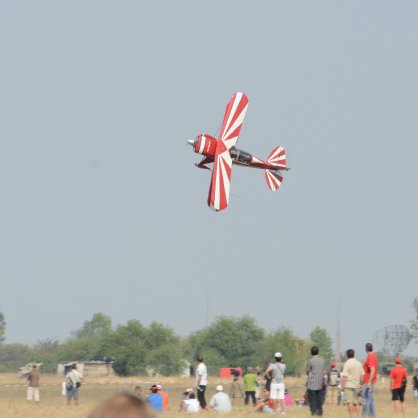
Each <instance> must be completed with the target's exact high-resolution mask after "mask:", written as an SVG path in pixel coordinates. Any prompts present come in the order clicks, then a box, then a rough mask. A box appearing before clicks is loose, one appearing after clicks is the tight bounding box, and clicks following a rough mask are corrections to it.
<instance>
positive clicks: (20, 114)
mask: <svg viewBox="0 0 418 418" xmlns="http://www.w3.org/2000/svg"><path fill="white" fill-rule="evenodd" d="M417 39H418V3H417V2H416V1H402V2H399V1H383V0H379V1H367V2H365V1H338V2H336V1H315V2H313V1H242V0H240V1H192V0H190V1H152V2H151V1H149V2H145V1H142V2H141V1H118V2H116V1H113V2H110V1H66V2H64V1H55V0H51V1H36V2H34V1H16V2H2V3H1V4H0V54H1V65H0V254H1V261H0V281H1V282H0V283H1V293H0V310H1V311H2V312H4V314H5V315H6V319H7V323H8V327H7V334H8V341H9V342H12V341H18V342H29V343H31V342H35V341H36V340H38V339H43V338H47V337H56V338H58V339H64V338H66V337H68V336H69V333H70V331H71V330H74V329H77V328H78V327H80V325H81V324H82V322H83V321H84V320H86V319H88V318H89V317H91V315H92V314H93V313H94V312H99V311H100V312H103V313H105V314H107V315H109V316H111V317H112V319H113V320H114V322H115V323H121V322H125V321H126V320H128V319H131V318H137V319H140V320H141V321H143V323H144V324H149V323H150V322H151V321H152V320H156V321H159V322H162V323H164V324H168V325H170V326H171V327H173V328H174V329H175V330H176V331H177V332H179V333H181V334H182V335H186V334H187V333H189V332H190V331H193V330H196V329H199V328H201V327H203V326H204V325H205V321H206V294H208V295H209V300H210V306H209V318H210V319H213V318H214V317H215V316H216V315H221V314H222V315H235V316H240V315H244V314H250V315H252V316H253V317H255V318H256V319H257V321H258V322H259V324H260V325H261V326H263V327H264V328H266V329H268V330H270V329H274V328H277V327H278V326H281V325H285V326H289V327H291V328H292V329H293V330H294V331H295V332H296V333H298V334H299V335H300V336H307V335H308V333H309V332H310V330H312V328H314V327H315V326H316V325H321V326H323V327H325V328H326V329H327V330H328V331H329V332H330V333H331V334H332V335H334V334H335V322H336V321H335V316H336V306H337V301H338V299H341V301H342V302H341V303H342V309H341V314H342V336H343V348H348V346H354V348H357V349H362V346H363V343H364V342H365V341H366V340H369V339H370V337H371V335H372V334H373V332H374V331H376V330H377V329H379V328H381V327H383V326H385V325H389V324H394V323H395V324H396V323H400V324H406V325H408V321H410V320H411V319H413V317H414V311H413V309H412V308H411V306H410V304H411V302H412V300H413V298H414V297H415V296H418V281H417V276H418V275H417V273H418V257H417V247H418V222H417V215H418V188H417V183H418V174H417V170H418V165H417V157H418V141H417V137H418V124H417V111H418V83H417V81H418V79H417V77H418V76H417V74H418V55H417ZM235 91H244V92H246V93H247V95H248V97H249V100H250V104H249V109H248V112H247V115H246V119H245V121H244V126H243V129H242V131H241V136H240V140H239V143H238V145H239V147H241V148H242V149H244V150H247V151H249V152H252V153H254V154H255V155H256V156H258V157H266V156H267V155H268V153H269V152H270V150H271V149H272V148H273V147H274V146H276V145H282V146H284V147H285V148H286V150H287V154H288V163H289V166H291V167H292V171H290V172H289V173H288V174H286V177H285V180H284V182H283V185H282V189H281V190H280V191H279V192H277V193H272V192H270V191H269V190H268V188H267V185H266V183H265V180H264V174H263V172H262V171H257V170H248V169H243V168H240V167H236V168H235V169H234V171H233V175H232V196H231V200H230V207H229V208H228V209H227V210H226V211H225V212H221V213H215V212H212V211H211V210H209V209H208V207H207V206H206V197H207V192H208V187H209V180H210V174H209V173H208V172H207V171H204V170H199V169H197V168H196V167H194V163H195V162H197V161H199V157H198V155H196V154H194V153H193V152H192V149H191V147H190V146H187V147H186V146H184V143H185V140H186V139H190V138H193V137H194V136H195V135H197V134H199V133H201V132H207V133H212V134H215V133H216V131H217V129H218V127H219V125H220V123H221V121H222V117H223V112H224V109H225V105H226V102H227V101H228V99H229V98H230V96H231V95H232V93H234V92H235ZM278 349H280V347H278Z"/></svg>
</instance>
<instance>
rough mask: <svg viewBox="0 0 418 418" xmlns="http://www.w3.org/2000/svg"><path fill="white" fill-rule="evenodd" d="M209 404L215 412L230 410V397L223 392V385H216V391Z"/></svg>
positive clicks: (227, 411)
mask: <svg viewBox="0 0 418 418" xmlns="http://www.w3.org/2000/svg"><path fill="white" fill-rule="evenodd" d="M209 406H210V408H211V409H213V410H214V411H216V412H223V413H229V412H231V411H232V405H231V399H230V398H229V396H228V395H227V394H226V393H224V388H223V386H221V385H218V386H216V393H215V394H214V395H213V396H212V398H211V400H210V401H209Z"/></svg>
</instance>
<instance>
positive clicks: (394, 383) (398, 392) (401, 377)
mask: <svg viewBox="0 0 418 418" xmlns="http://www.w3.org/2000/svg"><path fill="white" fill-rule="evenodd" d="M395 364H396V366H395V367H394V368H393V369H392V370H391V371H390V374H389V377H390V390H391V392H392V401H393V408H394V411H395V415H397V414H398V412H399V406H400V410H401V412H402V414H404V413H405V408H404V400H405V389H406V382H407V381H406V379H407V377H408V372H407V371H406V369H405V367H403V366H402V360H401V359H400V358H399V357H398V358H396V359H395Z"/></svg>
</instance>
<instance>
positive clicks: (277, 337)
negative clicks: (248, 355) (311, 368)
mask: <svg viewBox="0 0 418 418" xmlns="http://www.w3.org/2000/svg"><path fill="white" fill-rule="evenodd" d="M277 351H280V352H281V353H282V355H283V362H284V363H285V364H286V374H287V375H290V376H299V375H301V374H303V373H304V371H305V368H306V362H307V360H308V358H309V344H308V342H307V341H306V340H304V339H302V338H299V337H298V336H297V335H295V334H294V333H293V331H291V330H290V329H289V328H286V327H281V328H279V329H277V330H276V331H274V332H272V333H270V334H269V335H267V337H265V338H264V339H263V340H261V341H260V343H259V346H258V349H257V351H256V355H255V356H254V359H253V362H252V364H258V365H261V366H262V367H265V366H267V365H268V363H270V362H272V361H274V358H273V356H274V353H276V352H277Z"/></svg>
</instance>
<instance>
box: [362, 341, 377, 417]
mask: <svg viewBox="0 0 418 418" xmlns="http://www.w3.org/2000/svg"><path fill="white" fill-rule="evenodd" d="M365 348H366V353H367V358H366V361H365V362H364V364H363V367H364V385H363V393H362V395H361V396H362V398H363V407H362V412H361V415H363V417H366V416H368V417H374V416H376V408H375V405H374V385H375V383H376V379H377V370H378V362H377V356H376V353H375V352H374V351H373V344H372V343H367V344H366V347H365Z"/></svg>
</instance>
